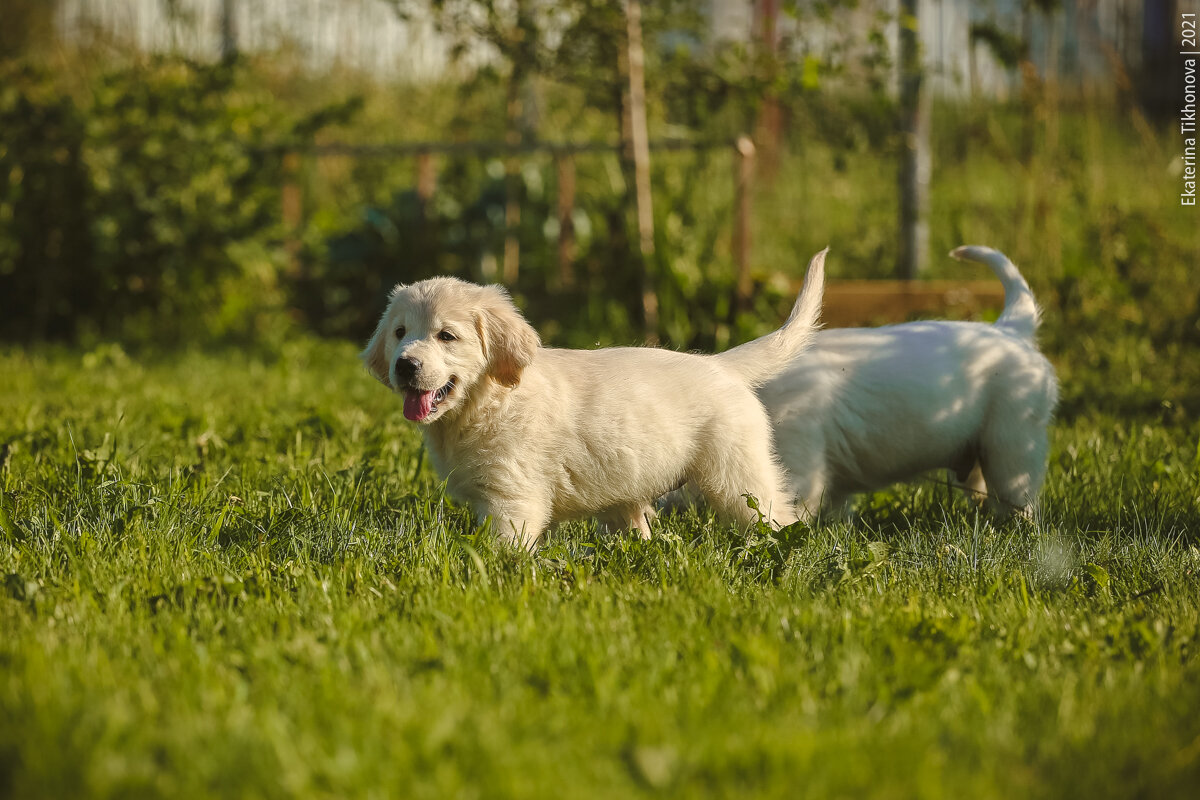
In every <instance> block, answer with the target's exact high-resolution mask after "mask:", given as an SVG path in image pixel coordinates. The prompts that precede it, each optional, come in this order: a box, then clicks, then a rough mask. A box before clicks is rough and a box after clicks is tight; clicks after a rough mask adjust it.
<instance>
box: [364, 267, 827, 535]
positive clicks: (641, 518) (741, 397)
mask: <svg viewBox="0 0 1200 800" xmlns="http://www.w3.org/2000/svg"><path fill="white" fill-rule="evenodd" d="M824 261H825V254H824V253H823V252H822V253H820V254H818V255H817V256H816V257H814V258H813V260H812V263H811V264H809V268H808V275H807V277H806V279H805V282H804V287H803V289H802V290H801V293H800V297H799V298H798V299H797V301H796V305H795V306H794V307H793V309H792V313H791V316H790V317H789V318H788V321H787V322H786V323H785V324H784V326H783V327H782V328H780V329H779V330H777V331H775V332H774V333H771V334H768V335H767V336H764V337H762V338H760V339H756V340H755V341H753V342H748V343H747V344H744V345H741V346H740V347H736V348H734V349H732V350H729V351H727V352H725V353H721V354H719V355H715V356H714V355H696V354H689V353H676V352H672V351H668V350H659V349H654V348H636V347H635V348H629V347H624V348H611V349H603V350H590V351H583V350H556V349H549V348H543V347H541V343H540V341H539V339H538V335H537V333H536V332H535V331H534V330H533V328H532V327H530V325H529V323H527V322H526V321H525V320H524V319H523V318H522V317H521V315H520V313H519V312H518V311H517V309H516V307H515V306H513V304H512V301H511V300H510V299H509V297H508V295H507V293H505V291H504V290H503V289H501V288H500V287H498V286H476V285H475V284H470V283H465V282H463V281H459V280H455V279H453V278H434V279H431V280H426V281H421V282H419V283H415V284H413V285H411V286H397V287H396V288H395V289H394V290H393V292H392V295H391V300H390V303H389V305H388V308H387V310H386V311H385V312H384V315H383V318H382V320H380V323H379V327H378V328H377V329H376V331H375V334H374V336H373V337H372V338H371V341H370V342H369V343H368V344H367V347H366V349H365V350H364V351H363V353H362V359H363V363H364V364H365V365H366V366H367V368H368V370H370V372H371V374H372V375H374V376H375V377H376V378H377V379H379V380H380V381H381V382H383V383H384V384H385V385H387V386H389V387H391V388H392V389H393V390H394V391H396V392H399V393H403V395H404V416H405V417H407V418H408V419H409V420H412V421H414V422H417V423H419V424H420V425H421V426H422V428H423V432H424V435H425V441H426V444H427V445H428V447H429V451H430V453H431V455H432V457H433V463H434V466H435V467H436V468H437V470H438V473H439V474H440V475H441V476H442V477H443V478H445V479H446V480H447V482H448V485H449V489H450V491H451V493H452V494H453V495H454V496H456V497H458V498H460V499H463V500H465V501H466V502H468V503H469V504H470V505H471V507H472V509H473V510H474V511H475V512H476V513H477V514H479V515H480V516H491V518H492V520H493V523H494V525H495V527H496V528H497V529H498V531H499V533H500V535H501V536H502V537H504V538H505V539H508V540H510V541H514V542H517V543H520V544H521V545H523V546H525V547H532V546H533V544H534V543H536V541H537V539H538V537H539V536H541V534H542V532H543V530H545V528H546V526H547V525H549V524H551V523H554V522H558V521H562V520H568V519H573V518H580V517H587V516H593V515H595V516H599V517H601V518H602V519H604V520H605V521H606V522H607V523H610V524H616V525H621V526H626V527H632V528H635V529H637V530H638V531H639V532H641V533H642V535H643V536H645V535H648V534H649V526H648V520H647V516H648V515H652V513H653V512H652V511H651V505H650V504H651V502H652V501H653V499H654V498H656V497H658V496H659V495H661V494H663V493H664V492H667V491H669V490H671V489H674V488H676V487H677V486H679V485H681V484H682V483H684V482H685V481H692V482H693V483H694V484H695V485H696V486H697V487H698V488H699V489H700V491H701V493H702V494H703V495H704V496H705V497H706V499H707V500H708V501H709V503H710V504H711V505H712V506H713V508H714V509H716V511H717V512H718V513H719V514H721V515H722V516H724V517H726V518H730V519H734V520H737V521H739V522H742V523H746V524H748V523H751V522H753V521H755V520H756V519H757V515H756V513H755V512H754V511H753V510H752V509H751V508H749V507H748V505H747V502H746V499H745V497H744V496H745V495H752V496H754V497H755V498H757V499H758V501H759V503H760V507H761V508H762V509H763V511H764V513H766V514H767V517H768V519H771V520H773V521H774V522H776V523H777V524H788V523H790V522H793V521H795V519H796V518H797V516H796V510H795V508H794V505H793V504H792V502H791V501H790V498H788V497H787V495H786V493H785V492H784V491H783V485H784V483H783V475H782V470H781V469H780V467H779V465H778V462H777V461H776V459H775V456H774V454H773V452H772V449H771V428H770V422H769V420H768V418H767V414H766V412H765V411H764V410H763V407H762V405H761V403H760V402H759V401H758V399H757V397H756V396H755V394H754V389H755V388H756V387H757V386H759V385H761V383H762V382H763V381H765V380H767V379H769V378H770V377H772V376H773V375H775V374H776V373H778V372H779V371H780V370H782V369H783V368H784V367H785V366H786V365H787V364H788V363H789V362H791V360H792V359H793V358H795V356H796V355H797V354H798V353H799V352H800V350H802V349H803V348H804V347H805V346H806V345H807V344H808V342H809V341H810V340H811V338H812V333H813V331H814V326H815V322H816V318H817V316H818V314H819V311H820V304H821V295H822V290H823V287H824Z"/></svg>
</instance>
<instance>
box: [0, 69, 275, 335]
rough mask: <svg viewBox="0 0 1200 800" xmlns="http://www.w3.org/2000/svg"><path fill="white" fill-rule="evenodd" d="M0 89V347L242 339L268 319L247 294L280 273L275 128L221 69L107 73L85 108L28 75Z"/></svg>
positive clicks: (40, 76)
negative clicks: (0, 305)
mask: <svg viewBox="0 0 1200 800" xmlns="http://www.w3.org/2000/svg"><path fill="white" fill-rule="evenodd" d="M0 85H2V87H3V88H2V89H0V130H3V134H2V136H3V138H2V140H0V141H2V146H0V295H3V296H4V297H5V299H6V305H8V306H9V308H8V309H7V310H8V311H9V313H6V314H4V315H3V316H2V317H0V337H3V338H6V339H13V340H17V341H33V340H43V339H54V340H68V341H70V340H74V339H78V338H79V337H88V338H114V337H115V338H127V339H133V340H140V341H156V342H164V343H169V342H173V341H180V340H183V339H185V338H193V337H196V336H204V337H216V338H221V337H224V336H229V335H234V336H248V335H253V334H255V333H256V332H258V330H259V326H260V325H261V324H264V321H263V319H262V318H261V316H262V314H261V312H266V311H274V312H278V310H279V308H278V304H274V307H273V305H272V303H270V302H267V303H263V300H264V299H267V300H269V299H270V298H269V297H268V298H264V297H263V296H262V294H261V293H257V292H253V289H254V288H255V285H256V284H257V286H258V287H260V288H267V287H270V286H272V285H274V282H275V276H274V273H275V271H276V269H277V267H278V266H279V264H280V257H279V248H278V239H279V236H278V224H277V218H278V213H277V207H278V191H279V177H278V176H279V159H278V158H277V157H271V156H268V155H264V152H265V151H264V149H263V148H264V146H265V145H266V144H267V142H268V141H269V140H271V139H272V134H273V133H274V131H275V130H276V128H277V125H276V122H277V120H276V117H275V116H273V112H272V110H271V109H270V107H269V106H268V105H267V104H265V103H264V102H262V101H261V100H260V99H258V98H256V97H255V96H254V95H253V94H251V93H248V92H245V91H242V90H241V89H240V87H239V86H238V85H237V82H236V75H235V72H234V71H233V70H231V69H228V68H225V67H221V66H198V65H192V64H188V63H185V62H182V61H178V60H156V61H153V62H150V63H148V64H144V65H138V66H133V67H127V68H123V69H117V70H114V71H111V72H106V73H104V74H103V75H102V76H101V77H100V78H99V79H97V80H95V81H93V82H92V83H91V85H90V86H89V87H88V88H89V90H90V97H89V103H88V105H87V106H86V107H81V106H80V105H77V104H76V103H75V101H74V100H73V99H72V98H71V97H70V96H69V95H67V94H64V93H63V92H62V91H61V87H60V86H59V85H58V83H57V82H56V80H55V79H54V78H53V77H52V76H50V75H49V74H47V73H45V72H41V71H39V70H36V69H33V68H30V67H17V68H13V69H10V71H9V72H8V73H7V74H5V75H4V76H3V79H2V83H0ZM235 285H236V286H235ZM231 290H232V291H231ZM248 291H251V292H253V293H254V294H255V295H256V296H255V301H254V304H253V305H254V308H253V309H251V308H250V307H249V305H248V304H247V303H246V299H245V295H246V294H247V292H248Z"/></svg>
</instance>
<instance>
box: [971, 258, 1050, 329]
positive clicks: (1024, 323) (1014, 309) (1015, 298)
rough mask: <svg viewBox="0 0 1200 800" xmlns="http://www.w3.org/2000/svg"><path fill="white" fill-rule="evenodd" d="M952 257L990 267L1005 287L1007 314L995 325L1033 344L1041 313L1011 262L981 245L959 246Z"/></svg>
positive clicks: (1005, 309) (1005, 311)
mask: <svg viewBox="0 0 1200 800" xmlns="http://www.w3.org/2000/svg"><path fill="white" fill-rule="evenodd" d="M950 255H951V256H952V257H953V258H957V259H958V260H959V261H975V262H977V263H980V264H987V265H988V266H989V267H990V268H991V270H992V272H994V273H996V277H997V278H999V279H1000V283H1002V284H1003V285H1004V311H1003V312H1002V313H1001V314H1000V316H999V317H998V318H997V319H996V325H998V326H1000V327H1002V328H1008V329H1009V330H1010V331H1012V332H1013V333H1015V334H1017V335H1018V336H1020V337H1022V338H1023V339H1028V340H1029V341H1033V335H1034V333H1036V332H1037V327H1038V322H1039V320H1040V318H1041V310H1040V309H1038V305H1037V301H1036V300H1034V299H1033V292H1032V291H1030V289H1029V284H1028V283H1026V282H1025V278H1024V277H1022V275H1021V272H1020V270H1018V269H1017V267H1016V265H1015V264H1013V263H1012V262H1011V261H1009V260H1008V256H1006V255H1004V253H1001V252H1000V251H999V250H993V249H992V248H990V247H980V246H978V245H968V246H965V247H958V248H955V249H954V250H951V251H950Z"/></svg>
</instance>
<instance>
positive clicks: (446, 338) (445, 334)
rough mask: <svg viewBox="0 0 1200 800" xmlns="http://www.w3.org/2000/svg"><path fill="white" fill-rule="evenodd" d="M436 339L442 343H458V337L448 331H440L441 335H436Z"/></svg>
mask: <svg viewBox="0 0 1200 800" xmlns="http://www.w3.org/2000/svg"><path fill="white" fill-rule="evenodd" d="M438 338H439V339H441V340H442V341H443V342H457V341H458V337H457V336H455V335H454V334H453V333H451V332H450V331H442V332H441V333H439V334H438Z"/></svg>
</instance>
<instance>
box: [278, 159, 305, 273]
mask: <svg viewBox="0 0 1200 800" xmlns="http://www.w3.org/2000/svg"><path fill="white" fill-rule="evenodd" d="M279 206H280V208H279V212H280V216H281V217H282V218H283V229H284V234H283V235H284V250H285V251H286V252H287V256H288V267H287V269H288V272H290V273H291V274H292V275H293V276H298V275H299V274H300V271H301V265H300V228H301V226H302V225H303V224H304V197H303V195H302V194H301V191H300V154H299V153H297V152H296V151H294V150H289V151H288V152H286V153H284V154H283V186H282V187H281V188H280V190H279Z"/></svg>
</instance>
